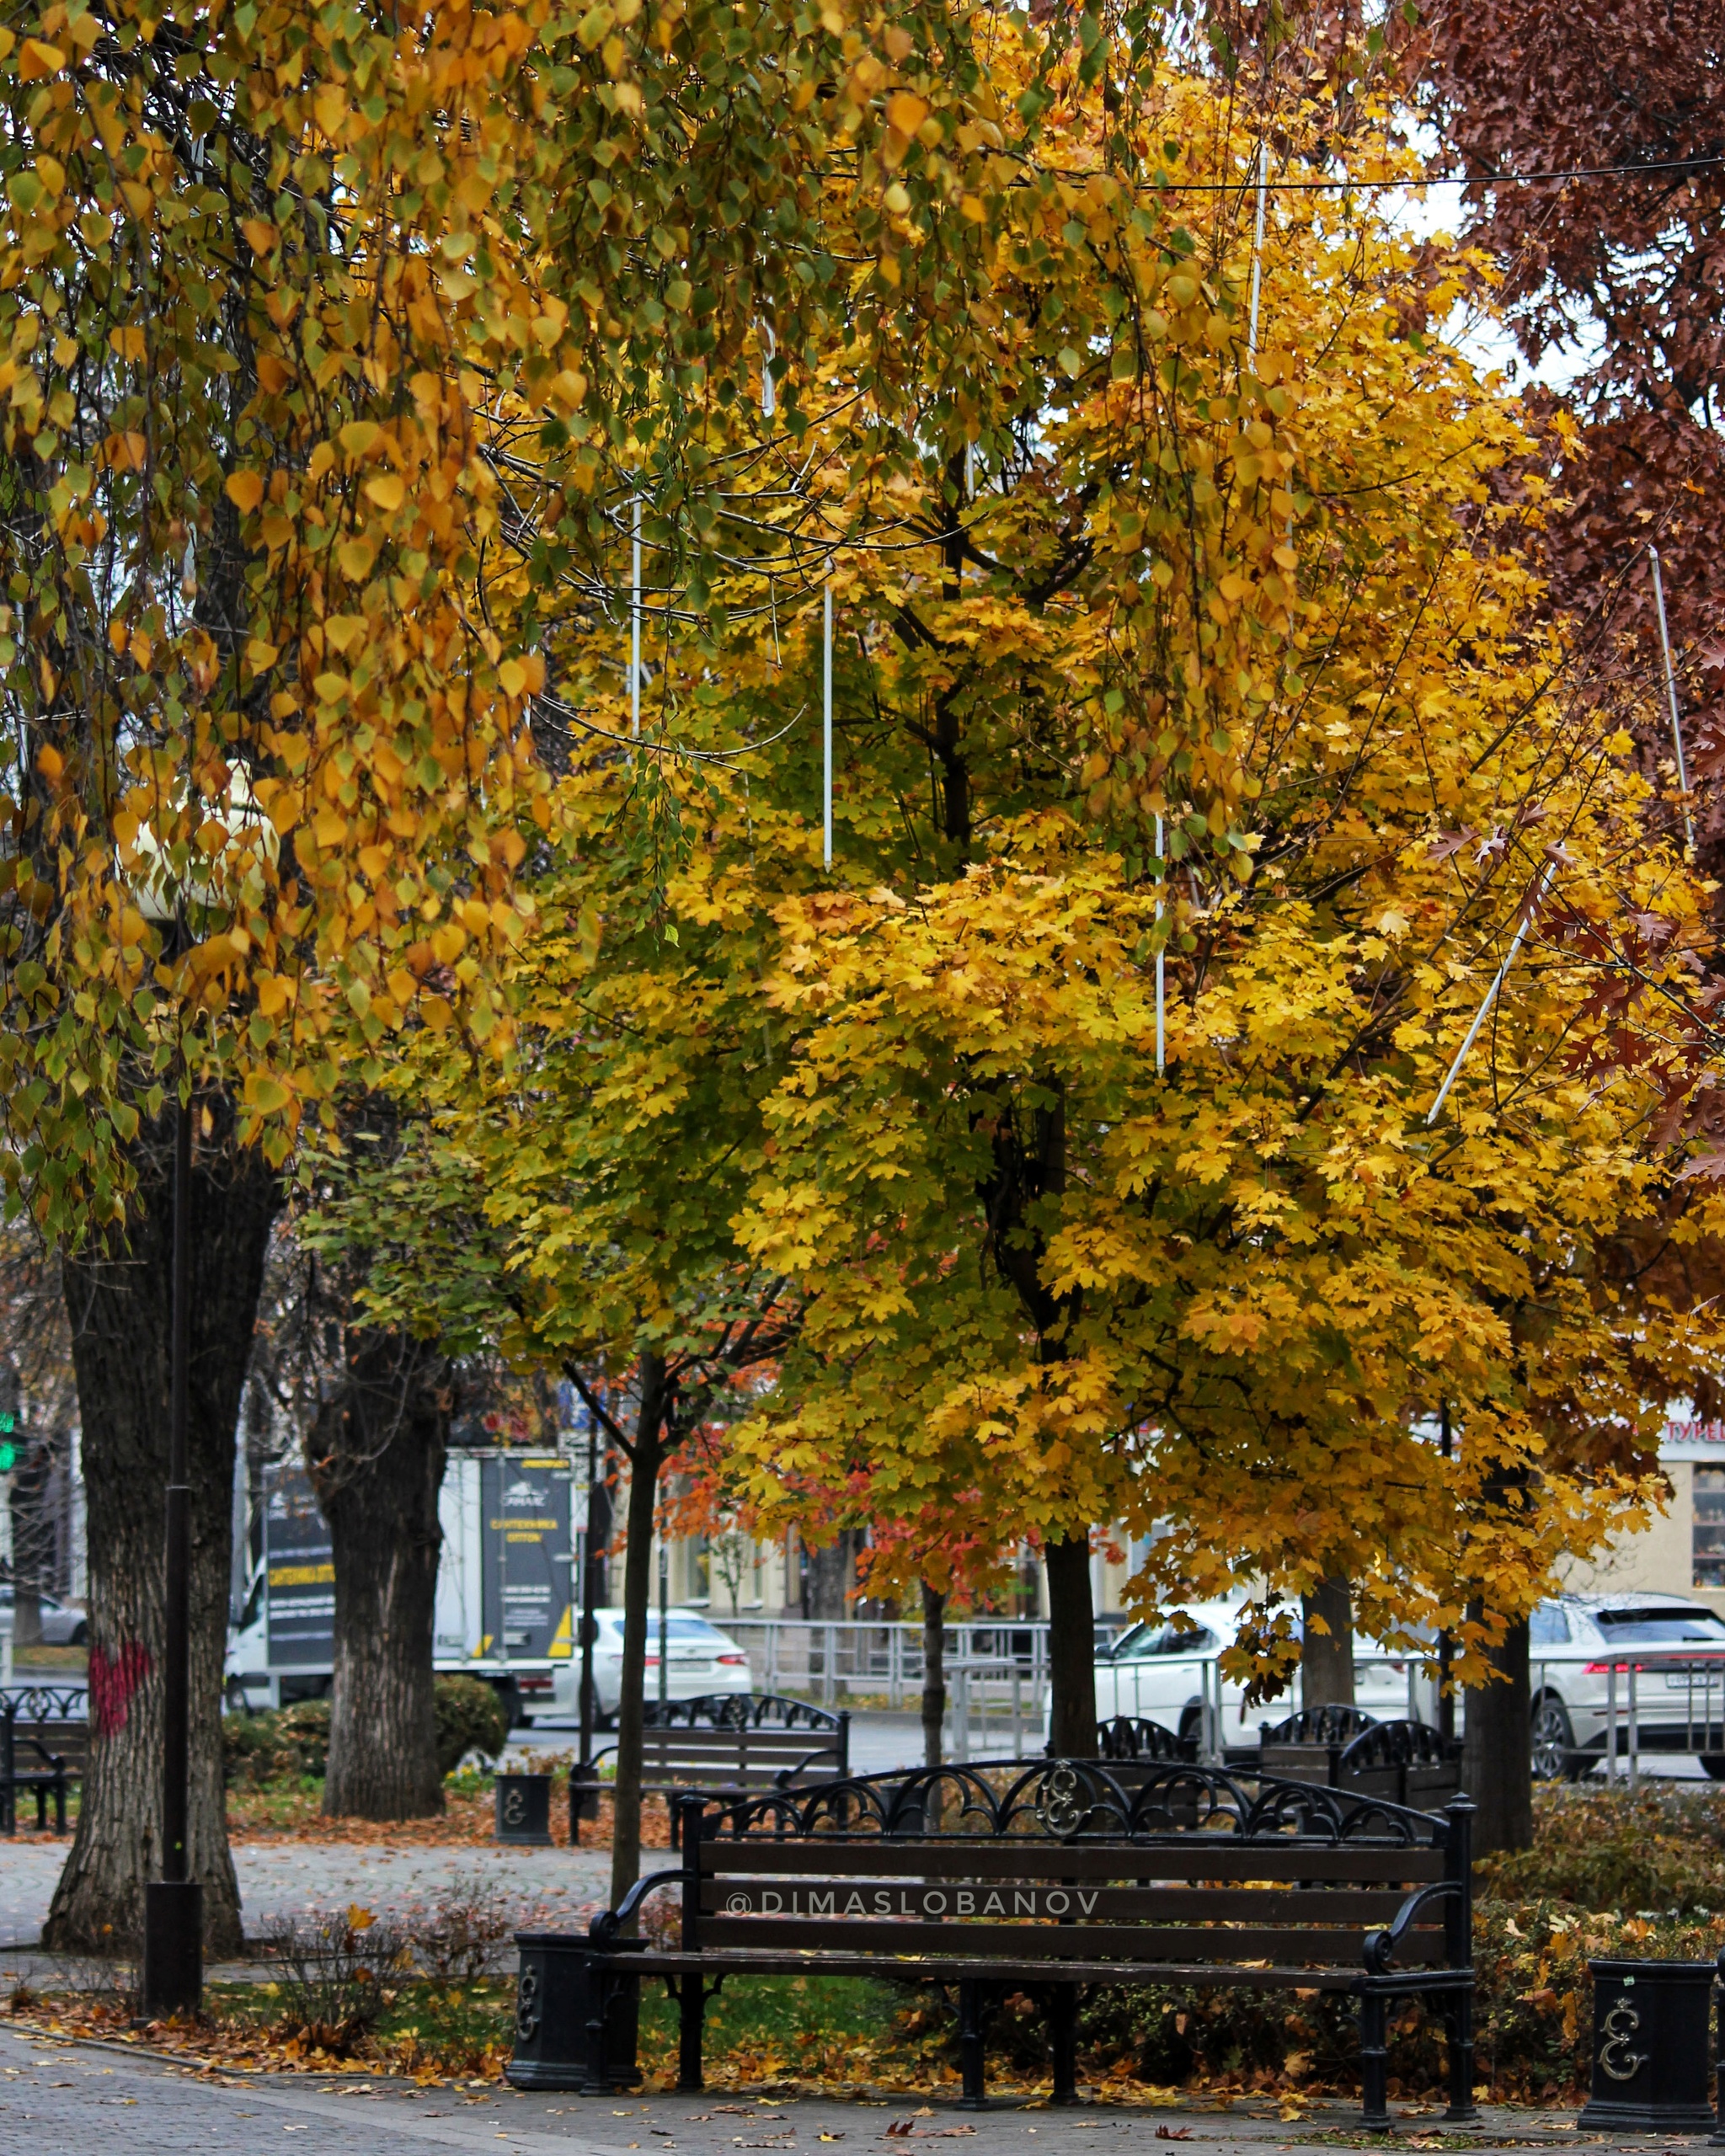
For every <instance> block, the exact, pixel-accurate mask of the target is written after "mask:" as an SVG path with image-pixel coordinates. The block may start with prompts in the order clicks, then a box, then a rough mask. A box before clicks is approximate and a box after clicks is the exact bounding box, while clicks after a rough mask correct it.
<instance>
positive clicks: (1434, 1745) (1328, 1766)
mask: <svg viewBox="0 0 1725 2156" xmlns="http://www.w3.org/2000/svg"><path fill="white" fill-rule="evenodd" d="M1258 1771H1259V1773H1261V1774H1273V1775H1275V1776H1277V1777H1279V1779H1281V1780H1284V1781H1311V1782H1322V1783H1323V1784H1325V1785H1326V1786H1327V1787H1328V1788H1330V1789H1345V1790H1350V1791H1352V1792H1353V1793H1354V1794H1355V1795H1357V1796H1381V1797H1386V1798H1387V1799H1388V1800H1389V1801H1390V1802H1391V1803H1392V1804H1404V1805H1410V1806H1413V1809H1414V1810H1415V1811H1418V1812H1434V1811H1437V1810H1439V1809H1440V1808H1441V1807H1442V1806H1444V1805H1445V1804H1447V1803H1448V1802H1449V1801H1450V1798H1451V1797H1452V1796H1455V1795H1456V1794H1457V1793H1458V1791H1459V1790H1460V1789H1461V1745H1460V1744H1459V1743H1458V1742H1456V1740H1455V1738H1454V1737H1445V1736H1443V1735H1441V1734H1440V1733H1439V1732H1438V1731H1437V1730H1435V1729H1433V1728H1432V1727H1431V1726H1430V1725H1429V1723H1426V1722H1423V1721H1377V1720H1376V1719H1375V1717H1374V1716H1371V1715H1369V1714H1365V1713H1363V1712H1362V1711H1361V1710H1360V1709H1359V1708H1358V1707H1347V1706H1336V1705H1330V1706H1322V1707H1307V1708H1304V1709H1302V1710H1301V1711H1300V1713H1299V1714H1297V1715H1290V1716H1289V1717H1288V1718H1287V1720H1286V1721H1280V1722H1278V1723H1276V1724H1275V1725H1274V1727H1272V1728H1268V1729H1266V1730H1265V1731H1264V1732H1263V1735H1262V1737H1261V1738H1260V1740H1259V1749H1258Z"/></svg>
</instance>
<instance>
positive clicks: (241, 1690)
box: [222, 1677, 252, 1715]
mask: <svg viewBox="0 0 1725 2156" xmlns="http://www.w3.org/2000/svg"><path fill="white" fill-rule="evenodd" d="M222 1694H223V1697H224V1699H225V1700H226V1701H227V1711H228V1712H229V1714H231V1715H248V1714H249V1713H250V1712H251V1710H252V1703H251V1700H250V1698H249V1697H248V1694H247V1692H246V1688H245V1686H244V1685H243V1684H241V1683H240V1681H239V1679H238V1678H237V1677H230V1678H228V1680H227V1684H226V1685H225V1686H224V1687H223V1688H222Z"/></svg>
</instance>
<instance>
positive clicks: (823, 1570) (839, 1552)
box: [809, 1527, 858, 1624]
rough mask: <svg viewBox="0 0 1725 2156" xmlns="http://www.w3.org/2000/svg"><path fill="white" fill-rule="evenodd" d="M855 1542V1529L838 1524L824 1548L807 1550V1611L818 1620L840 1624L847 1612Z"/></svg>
mask: <svg viewBox="0 0 1725 2156" xmlns="http://www.w3.org/2000/svg"><path fill="white" fill-rule="evenodd" d="M857 1544H858V1535H857V1530H856V1529H855V1528H851V1527H841V1529H839V1531H838V1533H837V1534H836V1535H835V1536H834V1537H833V1539H832V1540H831V1541H830V1542H829V1543H827V1544H826V1545H825V1547H824V1548H822V1549H820V1550H810V1551H809V1615H810V1617H812V1618H814V1620H816V1621H817V1622H818V1623H822V1624H836V1623H842V1622H843V1620H845V1619H846V1617H848V1616H849V1615H850V1614H851V1594H852V1590H853V1589H854V1588H855V1587H856V1584H857Z"/></svg>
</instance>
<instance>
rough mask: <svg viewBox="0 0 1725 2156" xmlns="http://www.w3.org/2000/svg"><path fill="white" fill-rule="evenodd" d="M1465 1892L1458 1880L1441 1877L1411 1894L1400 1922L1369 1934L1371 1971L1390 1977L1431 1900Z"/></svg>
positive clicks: (1367, 1948)
mask: <svg viewBox="0 0 1725 2156" xmlns="http://www.w3.org/2000/svg"><path fill="white" fill-rule="evenodd" d="M1460 1893H1461V1887H1460V1886H1459V1885H1458V1884H1457V1883H1456V1881H1455V1880H1453V1879H1440V1880H1439V1881H1437V1882H1436V1884H1435V1885H1434V1886H1431V1887H1420V1888H1419V1890H1418V1892H1416V1893H1413V1894H1410V1895H1409V1896H1408V1897H1407V1900H1406V1901H1405V1902H1404V1903H1402V1906H1401V1908H1399V1909H1397V1912H1396V1921H1395V1922H1394V1923H1393V1924H1391V1926H1390V1927H1389V1929H1387V1930H1386V1931H1374V1932H1370V1933H1368V1934H1367V1936H1366V1941H1365V1966H1366V1969H1367V1972H1368V1973H1369V1974H1370V1975H1372V1976H1375V1977H1386V1976H1388V1975H1389V1973H1390V1963H1391V1960H1392V1958H1393V1957H1394V1955H1395V1952H1396V1949H1397V1946H1398V1945H1400V1944H1401V1941H1402V1936H1403V1935H1404V1934H1405V1933H1406V1932H1407V1929H1408V1928H1409V1926H1410V1925H1411V1924H1413V1919H1415V1917H1417V1916H1418V1914H1419V1913H1420V1911H1421V1910H1422V1909H1423V1908H1424V1907H1425V1906H1426V1904H1427V1903H1429V1902H1440V1901H1448V1900H1450V1898H1451V1897H1455V1896H1456V1895H1459V1894H1460Z"/></svg>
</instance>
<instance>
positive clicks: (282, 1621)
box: [264, 1467, 335, 1669]
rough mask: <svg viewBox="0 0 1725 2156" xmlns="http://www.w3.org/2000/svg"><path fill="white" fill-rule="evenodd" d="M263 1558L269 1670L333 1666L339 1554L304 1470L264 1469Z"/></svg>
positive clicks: (295, 1468)
mask: <svg viewBox="0 0 1725 2156" xmlns="http://www.w3.org/2000/svg"><path fill="white" fill-rule="evenodd" d="M264 1565H265V1566H266V1567H267V1568H268V1571H269V1575H270V1668H272V1669H274V1668H281V1669H328V1668H329V1667H330V1665H331V1662H332V1661H333V1659H334V1652H335V1553H334V1550H333V1548H332V1547H331V1545H330V1541H329V1529H328V1528H327V1527H326V1526H325V1525H324V1524H323V1513H320V1512H319V1511H318V1500H317V1499H316V1497H313V1496H312V1485H311V1481H310V1480H309V1478H308V1477H307V1474H306V1472H305V1470H304V1469H303V1468H299V1467H266V1468H265V1469H264Z"/></svg>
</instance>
